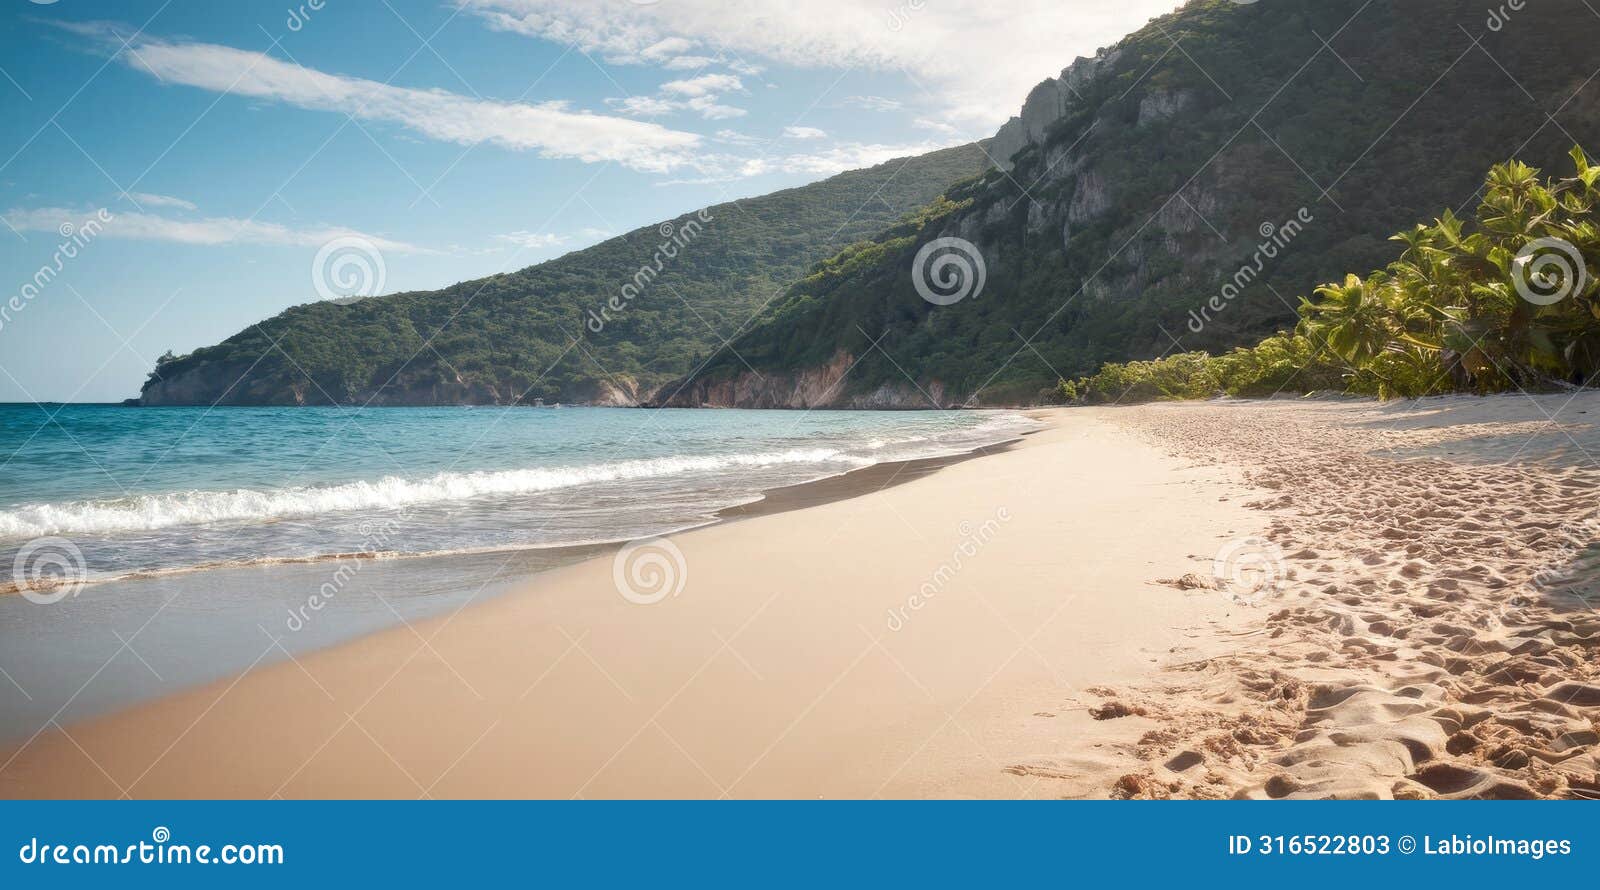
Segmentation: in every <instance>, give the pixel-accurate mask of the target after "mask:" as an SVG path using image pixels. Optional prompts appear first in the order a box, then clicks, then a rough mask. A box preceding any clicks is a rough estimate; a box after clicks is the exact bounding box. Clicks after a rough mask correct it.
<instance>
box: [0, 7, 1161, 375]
mask: <svg viewBox="0 0 1600 890" xmlns="http://www.w3.org/2000/svg"><path fill="white" fill-rule="evenodd" d="M1175 3H1176V0H1127V2H1123V3H1120V4H1116V5H1112V4H1105V3H1101V2H1063V0H1054V2H1050V0H1016V2H1012V3H1005V4H999V6H1000V7H1004V8H997V7H996V5H995V4H989V3H979V2H967V0H950V2H939V0H879V2H871V0H866V2H846V0H814V2H809V3H803V4H798V3H788V2H784V3H772V2H756V0H748V2H722V0H655V2H651V0H469V2H439V0H421V2H412V0H387V2H384V0H375V2H360V3H357V2H351V0H306V2H299V3H292V4H291V3H287V2H281V0H280V2H248V3H245V2H229V3H217V2H200V0H170V2H162V0H122V2H89V0H56V2H38V0H33V2H23V0H11V2H8V3H7V4H6V6H5V9H4V11H3V12H0V115H3V119H4V120H5V121H6V124H7V125H6V127H5V128H4V129H3V131H0V219H3V221H4V225H3V226H0V270H3V272H0V401H28V400H41V401H66V400H71V401H114V400H120V399H122V398H126V397H129V396H133V395H136V394H137V392H138V387H139V384H140V382H141V381H142V380H143V378H144V375H145V374H146V373H147V372H148V371H149V370H150V368H151V367H152V366H153V363H154V360H155V358H156V357H157V356H158V355H160V354H161V353H162V352H164V351H166V350H169V349H170V350H172V351H174V352H176V353H180V354H181V353H184V352H187V351H189V350H191V349H194V348H195V347H198V346H203V345H207V344H210V343H215V342H217V341H219V340H221V339H223V338H225V337H227V336H229V335H231V334H233V333H235V332H237V331H238V330H240V329H241V328H243V327H246V326H248V325H249V324H251V323H253V322H255V321H258V320H260V319H262V318H265V317H268V316H271V315H273V314H276V313H277V312H279V311H281V310H282V309H284V308H286V307H288V306H292V305H296V304H299V303H304V302H308V301H311V300H315V299H321V298H325V297H327V296H339V295H341V294H342V293H345V292H349V291H358V292H371V291H373V290H376V291H377V292H380V293H392V292H396V291H404V290H416V289H425V288H434V287H441V286H444V285H448V284H451V283H454V282H456V281H460V280H464V279H470V278H476V277H481V276H484V275H488V274H492V273H495V272H501V271H511V270H515V269H519V268H522V267H525V266H528V265H532V264H534V263H538V262H541V261H544V260H548V259H550V258H552V257H555V256H558V255H560V254H562V253H565V252H567V251H570V250H573V249H577V248H581V247H585V246H587V245H590V244H594V243H596V242H598V241H601V240H604V239H605V238H607V237H609V236H611V235H615V234H621V233H622V232H625V231H628V230H630V229H633V228H636V227H638V226H642V225H648V224H650V223H653V222H656V221H659V220H662V219H667V218H670V217H673V216H676V215H679V214H682V213H684V212H687V211H690V210H693V209H695V208H698V207H702V206H705V205H708V204H713V203H716V202H718V201H724V200H730V199H733V198H738V197H743V196H749V195H755V194H762V193H765V192H770V191H773V190H775V189H779V188H785V187H789V186H793V185H799V184H803V183H806V182H811V181H815V180H817V179H820V178H823V177H825V176H828V175H831V174H832V173H836V172H839V171H841V170H845V169H852V168H855V167H861V166H867V165H870V164H874V163H878V162H881V161H883V160H887V159H889V158H891V157H899V156H905V155H908V154H916V153H921V152H924V151H929V150H932V149H934V148H938V147H941V146H945V145H954V144H959V143H962V142H966V141H970V140H972V139H976V138H982V137H984V136H988V135H991V134H992V133H993V131H994V129H995V128H996V127H998V126H999V125H1000V124H1001V123H1002V122H1004V120H1005V118H1006V117H1008V116H1009V115H1011V114H1013V113H1014V112H1015V110H1016V108H1017V107H1018V106H1020V104H1021V102H1022V99H1023V98H1024V96H1025V95H1026V94H1027V90H1028V88H1029V87H1031V86H1032V85H1033V84H1034V83H1036V82H1037V81H1039V80H1041V79H1043V78H1044V77H1047V76H1051V75H1053V74H1055V73H1057V72H1059V71H1060V69H1061V68H1063V67H1064V66H1065V65H1067V64H1068V63H1069V62H1071V61H1072V59H1073V57H1075V56H1077V55H1081V54H1089V53H1091V52H1093V51H1094V50H1095V49H1096V48H1097V47H1099V46H1101V45H1104V44H1107V43H1110V42H1113V41H1115V40H1116V39H1117V38H1118V37H1120V36H1121V35H1122V34H1124V33H1126V32H1127V31H1130V30H1132V29H1134V28H1136V27H1138V26H1139V25H1141V24H1143V23H1144V22H1145V21H1146V20H1147V19H1149V18H1150V17H1151V16H1153V15H1156V14H1159V13H1162V12H1165V11H1168V10H1169V9H1170V8H1171V7H1172V6H1174V5H1175ZM102 210H103V211H104V213H101V211H102ZM86 223H87V225H86ZM63 226H70V227H73V228H72V229H70V230H68V231H69V232H72V233H75V234H69V235H63V234H62V233H63ZM64 244H65V245H68V248H67V249H66V250H65V252H64V253H63V249H62V246H63V245H64ZM330 245H331V246H330ZM342 254H351V256H350V257H347V258H348V259H350V260H352V263H351V264H349V265H343V266H341V265H338V262H339V259H340V257H341V255H342ZM380 266H381V273H380V271H379V269H380ZM330 268H331V269H334V270H335V271H334V272H329V271H328V270H329V269H330ZM45 269H47V270H48V271H47V272H46V273H45V274H43V275H42V276H41V274H40V273H41V270H45ZM13 299H16V300H18V301H19V303H20V305H21V306H22V308H21V309H19V310H11V309H9V308H8V307H7V304H8V303H9V302H10V301H12V300H13Z"/></svg>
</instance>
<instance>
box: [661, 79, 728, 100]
mask: <svg viewBox="0 0 1600 890" xmlns="http://www.w3.org/2000/svg"><path fill="white" fill-rule="evenodd" d="M743 89H744V81H742V80H740V79H739V78H737V77H735V76H733V75H732V74H702V75H700V76H699V77H691V78H689V79H688V80H669V81H667V82H666V83H664V84H662V85H661V92H663V93H671V94H673V95H675V96H715V95H719V94H721V93H729V92H733V91H734V90H743Z"/></svg>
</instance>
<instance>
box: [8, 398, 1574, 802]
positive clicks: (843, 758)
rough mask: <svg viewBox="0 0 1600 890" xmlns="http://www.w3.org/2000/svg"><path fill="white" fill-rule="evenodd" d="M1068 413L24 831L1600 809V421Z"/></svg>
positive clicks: (318, 699) (173, 741) (345, 677)
mask: <svg viewBox="0 0 1600 890" xmlns="http://www.w3.org/2000/svg"><path fill="white" fill-rule="evenodd" d="M1552 415H1558V416H1559V418H1560V419H1559V420H1558V421H1555V422H1552V421H1551V420H1550V417H1551V416H1552ZM1039 416H1040V417H1041V418H1043V419H1046V420H1047V421H1048V422H1049V424H1050V426H1049V428H1048V429H1047V430H1045V431H1043V432H1040V433H1038V434H1036V435H1033V436H1029V437H1027V438H1026V439H1025V440H1024V441H1022V442H1020V443H1018V444H1017V445H1016V446H1014V447H1012V448H1009V449H1006V450H1004V451H1001V452H999V453H996V454H992V455H988V456H984V457H979V458H975V459H972V460H967V461H962V462H958V463H955V464H953V465H950V466H945V467H942V468H940V469H937V471H934V472H929V473H926V474H924V475H920V476H919V477H918V478H914V479H911V480H910V481H904V480H893V479H884V480H876V479H875V480H874V481H873V484H872V486H871V487H870V490H868V491H867V492H866V493H861V494H859V495H857V496H854V497H850V498H847V499H843V500H835V501H831V502H828V503H823V504H819V505H815V506H806V507H803V508H801V509H794V510H788V511H785V512H778V513H769V514H765V515H755V516H752V517H749V518H742V519H738V520H737V521H730V522H726V523H723V524H719V525H715V526H711V527H707V528H703V529H698V530H694V531H691V532H687V533H683V534H680V535H676V536H673V537H672V538H671V539H670V548H668V549H667V550H666V551H664V552H665V553H666V555H667V557H668V558H666V559H665V560H664V561H660V562H657V563H656V564H655V567H656V568H660V569H663V570H665V571H668V572H669V573H677V574H676V575H675V576H674V577H675V580H676V582H678V583H681V587H679V586H678V584H677V583H675V584H673V585H671V589H670V590H668V591H667V593H666V594H665V595H662V596H660V597H659V598H658V599H657V598H655V597H641V596H638V595H634V596H632V597H631V601H630V597H629V596H625V595H624V593H626V592H628V591H629V589H630V585H631V583H632V581H631V580H630V577H631V576H629V575H628V574H627V572H626V571H623V572H622V574H621V576H620V577H619V576H618V570H617V563H616V560H615V559H614V558H613V557H612V556H610V555H606V556H601V557H598V558H595V559H591V560H588V561H585V562H582V563H579V564H576V565H572V566H567V567H564V568H560V569H556V570H553V571H550V572H547V573H544V574H541V575H539V576H537V577H535V578H534V579H533V580H532V581H531V582H530V583H529V584H527V585H526V587H525V589H522V590H520V591H518V592H516V593H513V594H509V595H506V596H503V597H499V598H496V599H493V600H490V601H487V602H474V603H470V604H468V605H466V606H465V607H463V608H461V609H459V610H457V611H456V612H454V613H452V614H449V615H446V616H443V617H439V618H433V619H429V620H426V621H419V622H415V623H413V624H410V625H407V626H403V627H398V628H395V629H392V630H388V631H384V632H381V633H377V634H373V635H370V636H367V637H364V638H361V639H359V640H356V641H354V642H351V643H346V644H341V645H338V646H334V647H332V648H329V649H324V650H321V651H317V652H314V653H311V654H309V655H301V656H295V657H288V658H285V657H284V656H285V655H286V652H285V651H284V650H279V649H277V648H276V647H268V648H266V649H265V651H263V652H262V653H261V658H259V659H257V661H258V662H259V663H261V666H260V667H258V668H256V669H254V670H251V671H248V672H246V673H244V674H243V675H241V676H237V677H233V678H228V679H225V680H221V681H218V682H216V683H212V684H209V685H206V686H202V687H200V688H196V689H193V690H191V691H189V692H185V693H182V694H179V695H176V696H172V697H168V698H165V699H162V700H159V701H155V702H153V703H149V704H144V705H139V706H136V707H133V708H131V709H128V710H124V711H121V712H119V713H115V714H112V715H110V716H106V717H102V718H98V719H93V720H89V721H87V722H82V723H75V724H69V725H67V726H66V727H65V728H60V727H54V726H52V727H50V728H47V729H45V730H44V731H42V732H40V733H39V734H38V735H36V736H35V737H33V738H32V739H29V740H28V741H27V742H26V743H25V744H23V745H22V746H20V747H17V748H15V749H14V750H11V751H6V752H4V753H0V764H4V766H3V768H0V795H3V796H5V797H58V796H93V797H120V796H123V795H126V796H129V797H134V798H168V797H194V796H237V797H284V798H294V797H404V798H415V797H436V798H444V797H529V796H531V797H558V798H567V797H588V798H602V797H626V798H634V797H707V798H718V797H804V798H809V797H995V798H1017V797H1038V798H1054V797H1229V796H1255V797H1285V796H1343V797H1434V796H1478V797H1523V796H1548V797H1583V796H1593V795H1595V794H1597V793H1600V784H1597V782H1596V768H1597V763H1596V759H1595V752H1596V750H1597V741H1600V737H1597V735H1596V732H1595V722H1594V721H1595V719H1596V718H1597V717H1600V680H1597V678H1596V676H1595V675H1596V673H1600V665H1597V663H1596V655H1595V646H1596V644H1597V642H1600V619H1597V618H1596V616H1595V615H1594V613H1593V611H1592V610H1591V609H1589V608H1588V607H1587V605H1586V602H1587V601H1586V600H1585V599H1584V598H1583V597H1584V596H1585V595H1590V594H1593V593H1594V592H1595V583H1596V575H1595V572H1594V566H1593V561H1594V558H1595V555H1596V551H1595V549H1594V544H1595V542H1596V540H1597V539H1600V529H1597V528H1596V526H1595V525H1594V524H1593V522H1592V520H1593V519H1594V516H1595V506H1596V500H1595V491H1596V485H1595V483H1596V482H1597V481H1600V466H1597V464H1596V463H1595V462H1594V461H1593V460H1592V459H1591V458H1590V457H1589V456H1588V455H1589V452H1596V453H1600V435H1597V433H1596V430H1595V426H1594V423H1593V419H1592V418H1593V417H1595V416H1600V398H1597V397H1596V394H1592V393H1586V394H1582V395H1579V396H1577V397H1575V398H1573V397H1570V396H1568V395H1553V396H1540V397H1537V398H1529V397H1526V396H1520V395H1518V396H1505V397H1497V398H1491V399H1475V398H1448V399H1434V400H1425V401H1423V402H1396V403H1389V404H1378V403H1372V402H1364V401H1326V402H1315V401H1313V402H1273V403H1228V402H1212V403H1200V404H1181V405H1156V406H1149V407H1141V408H1111V409H1073V410H1057V411H1048V412H1041V413H1040V415H1039ZM888 482H896V483H898V484H888V485H885V484H882V483H888ZM648 600H654V601H648ZM264 645H265V643H264ZM278 659H281V660H278ZM274 660H277V661H276V663H268V662H273V661H274Z"/></svg>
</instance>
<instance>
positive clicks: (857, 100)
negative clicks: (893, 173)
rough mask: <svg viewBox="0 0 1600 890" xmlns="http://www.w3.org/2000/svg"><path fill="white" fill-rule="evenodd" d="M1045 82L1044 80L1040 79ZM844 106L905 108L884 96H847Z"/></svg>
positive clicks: (891, 109)
mask: <svg viewBox="0 0 1600 890" xmlns="http://www.w3.org/2000/svg"><path fill="white" fill-rule="evenodd" d="M1039 79H1040V80H1043V79H1044V78H1042V77H1041V78H1039ZM844 104H846V105H850V106H853V107H855V108H865V109H867V110H868V111H899V110H900V109H901V108H903V107H904V106H903V105H902V104H901V102H900V100H898V99H889V98H885V97H883V96H846V97H845V98H844Z"/></svg>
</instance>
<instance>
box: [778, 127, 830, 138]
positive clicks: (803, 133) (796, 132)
mask: <svg viewBox="0 0 1600 890" xmlns="http://www.w3.org/2000/svg"><path fill="white" fill-rule="evenodd" d="M783 135H784V137H785V138H788V139H826V138H827V136H828V134H827V133H825V132H823V131H822V130H819V129H817V128H816V127H784V128H783Z"/></svg>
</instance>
